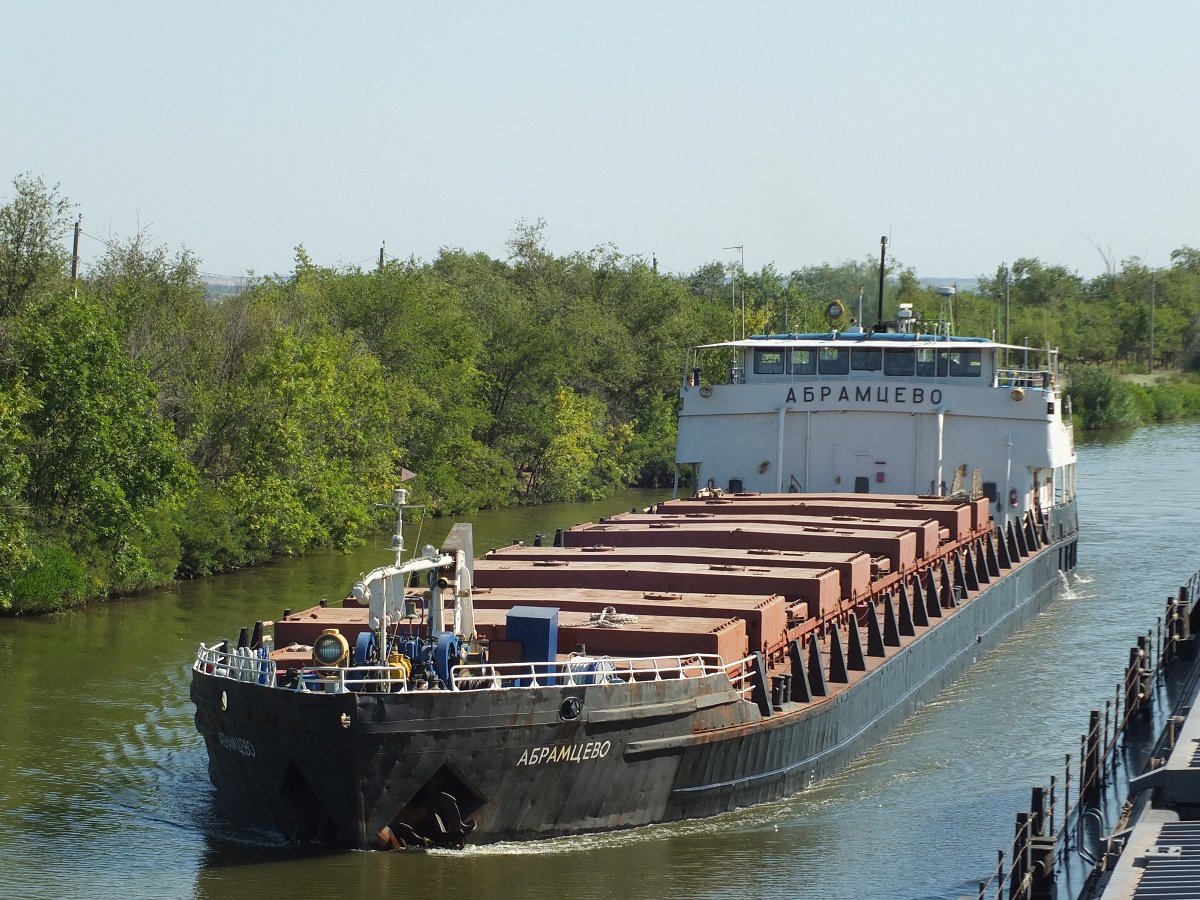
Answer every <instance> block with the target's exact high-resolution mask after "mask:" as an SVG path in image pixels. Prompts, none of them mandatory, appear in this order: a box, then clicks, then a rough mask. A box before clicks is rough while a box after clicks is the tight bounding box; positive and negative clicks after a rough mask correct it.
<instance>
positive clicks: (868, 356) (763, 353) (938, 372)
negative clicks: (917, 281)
mask: <svg viewBox="0 0 1200 900" xmlns="http://www.w3.org/2000/svg"><path fill="white" fill-rule="evenodd" d="M846 343H847V344H848V343H849V342H846ZM748 353H749V351H747V354H748ZM753 353H754V355H753V364H752V371H753V374H755V375H764V376H773V375H784V376H786V375H791V376H806V375H851V374H855V375H857V374H860V373H861V374H870V373H873V372H874V373H878V372H882V373H883V374H884V375H885V376H887V377H895V378H913V377H916V378H978V377H980V376H981V375H982V374H983V352H982V351H981V350H979V349H970V348H957V347H956V348H954V349H945V350H943V349H941V348H935V347H894V348H893V347H886V348H885V347H850V346H844V345H843V346H824V347H779V346H776V347H761V348H755V349H754V351H753ZM747 362H749V360H747ZM734 381H735V383H740V379H738V378H735V379H734Z"/></svg>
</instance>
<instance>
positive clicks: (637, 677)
mask: <svg viewBox="0 0 1200 900" xmlns="http://www.w3.org/2000/svg"><path fill="white" fill-rule="evenodd" d="M243 651H244V652H243ZM753 662H754V659H753V657H747V658H746V659H741V660H738V661H736V662H733V663H729V664H726V663H725V661H724V660H723V659H722V658H721V657H720V656H718V655H715V654H704V653H698V654H691V655H687V656H647V657H636V656H631V657H609V656H595V657H583V656H577V657H572V658H569V659H566V660H561V661H555V662H544V663H538V662H534V663H466V664H462V665H457V666H454V667H453V668H451V670H450V685H449V690H451V691H477V690H496V689H532V688H538V687H550V686H554V687H563V686H584V685H601V684H618V683H620V684H625V683H630V682H641V681H665V680H677V679H688V678H704V677H707V676H710V675H716V674H720V673H725V674H726V675H727V676H728V677H729V680H730V683H731V684H733V686H734V690H735V691H737V692H738V693H739V694H741V695H742V696H743V698H748V696H749V693H750V691H751V690H752V687H753V686H752V683H751V680H750V679H751V673H752V671H753V669H752V665H753ZM192 669H193V670H194V671H197V672H204V673H206V674H209V675H214V676H216V677H218V678H228V679H230V680H231V681H243V682H252V683H257V684H260V685H265V686H269V687H278V688H282V689H284V690H296V691H301V692H307V693H324V694H340V693H346V692H348V691H352V692H359V693H363V692H366V693H392V692H404V693H421V692H429V693H434V692H445V691H446V690H447V688H446V687H444V686H440V685H430V686H427V687H416V688H414V687H410V686H409V684H408V681H407V680H406V679H403V678H393V677H392V669H391V668H389V667H388V666H386V665H383V666H381V665H378V664H376V665H369V666H349V667H346V668H341V667H337V666H305V667H303V668H300V669H297V670H296V673H297V677H296V679H295V681H294V682H293V683H290V684H286V685H285V684H280V683H279V681H278V677H277V676H278V666H277V664H276V663H275V661H274V660H272V659H270V658H269V657H267V656H265V655H261V656H260V655H257V652H256V651H249V650H246V649H245V648H242V650H241V651H239V650H234V651H227V650H221V649H219V645H218V646H214V647H208V646H205V645H204V644H201V645H200V649H199V650H198V651H197V653H196V659H195V661H194V662H193V664H192Z"/></svg>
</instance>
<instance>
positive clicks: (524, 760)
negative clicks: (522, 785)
mask: <svg viewBox="0 0 1200 900" xmlns="http://www.w3.org/2000/svg"><path fill="white" fill-rule="evenodd" d="M611 749H612V741H589V742H588V743H586V744H558V745H556V746H554V747H534V748H533V749H531V750H526V751H525V752H524V753H522V754H521V758H520V759H519V760H517V765H518V766H539V765H541V764H542V763H562V762H573V763H578V762H587V761H588V760H592V759H601V758H602V757H605V756H608V751H609V750H611Z"/></svg>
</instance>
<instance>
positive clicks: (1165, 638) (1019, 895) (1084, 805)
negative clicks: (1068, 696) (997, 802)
mask: <svg viewBox="0 0 1200 900" xmlns="http://www.w3.org/2000/svg"><path fill="white" fill-rule="evenodd" d="M1198 590H1200V572H1196V573H1194V574H1193V575H1192V576H1191V577H1190V578H1189V579H1188V580H1187V582H1186V583H1185V584H1184V585H1183V586H1182V587H1181V588H1180V590H1179V593H1178V595H1177V596H1175V597H1171V598H1170V599H1169V600H1168V601H1167V607H1166V615H1165V617H1162V616H1160V617H1159V619H1158V622H1157V628H1151V629H1149V630H1148V631H1147V632H1146V633H1145V634H1143V635H1140V636H1139V637H1138V641H1137V645H1136V646H1134V647H1131V648H1130V661H1129V666H1128V667H1127V668H1126V670H1125V677H1124V679H1123V681H1122V682H1120V683H1118V684H1117V686H1116V692H1115V696H1114V697H1113V698H1112V699H1111V700H1106V701H1105V704H1104V714H1103V716H1101V714H1100V711H1099V710H1098V709H1096V710H1093V711H1092V713H1091V721H1090V723H1089V725H1088V730H1087V731H1086V732H1085V733H1084V734H1083V735H1082V736H1081V737H1080V740H1079V757H1078V760H1079V772H1078V778H1077V779H1074V778H1072V775H1071V754H1069V753H1068V754H1066V765H1065V767H1064V773H1063V781H1062V785H1063V795H1064V796H1063V798H1062V801H1061V804H1062V812H1061V815H1059V817H1058V819H1057V822H1058V824H1057V828H1056V827H1055V814H1056V812H1057V811H1058V807H1059V800H1058V798H1057V797H1056V788H1057V778H1056V777H1055V776H1051V778H1050V787H1049V790H1048V796H1049V809H1048V816H1047V817H1046V819H1045V821H1044V822H1043V823H1041V824H1042V826H1043V827H1042V830H1041V831H1040V832H1038V831H1036V830H1032V829H1031V828H1029V827H1022V823H1023V822H1026V823H1032V822H1033V819H1032V818H1030V819H1028V820H1026V819H1024V818H1023V817H1025V816H1030V815H1031V814H1028V813H1019V814H1018V816H1017V823H1018V827H1017V836H1016V838H1015V839H1014V841H1013V843H1012V844H1011V845H1010V846H1009V848H1008V849H1007V854H1008V858H1009V859H1010V860H1012V864H1011V868H1010V871H1009V873H1008V874H1007V875H1006V873H1005V871H1004V864H1005V857H1006V851H1005V850H1000V851H998V853H999V864H998V865H997V867H996V868H995V869H994V870H993V871H992V873H991V875H990V877H989V878H988V879H987V880H986V881H980V882H979V891H978V893H977V894H976V896H977V898H978V900H985V897H986V896H987V895H988V894H989V893H991V891H992V890H993V889H994V890H995V896H996V897H997V898H1000V897H1001V896H1003V889H1004V885H1005V882H1006V881H1008V882H1009V898H1010V900H1013V898H1016V900H1028V898H1031V897H1032V896H1033V893H1032V892H1033V890H1034V887H1035V881H1041V882H1042V883H1044V881H1045V879H1046V878H1047V877H1052V875H1053V873H1052V872H1046V871H1043V870H1040V869H1039V871H1037V872H1036V873H1034V872H1032V871H1028V870H1026V871H1024V872H1021V871H1020V867H1021V865H1022V863H1021V862H1020V860H1022V859H1025V860H1028V859H1030V858H1032V855H1033V854H1032V850H1033V849H1038V850H1040V851H1041V853H1040V855H1039V859H1040V860H1041V861H1042V864H1043V867H1049V868H1050V869H1053V866H1054V863H1055V860H1057V861H1058V862H1059V863H1062V862H1064V861H1065V860H1066V858H1067V855H1068V854H1069V853H1070V852H1071V850H1072V846H1071V844H1072V838H1073V837H1074V839H1075V846H1074V848H1073V849H1074V850H1075V852H1076V853H1077V854H1079V856H1080V857H1081V858H1082V859H1083V860H1084V861H1085V862H1086V863H1087V864H1088V865H1089V866H1092V867H1093V868H1094V871H1102V870H1103V868H1104V866H1105V865H1106V864H1107V855H1106V854H1105V853H1104V852H1103V850H1102V848H1101V851H1100V852H1099V853H1094V852H1093V851H1092V850H1091V848H1088V847H1086V846H1084V838H1085V836H1086V835H1085V831H1086V828H1085V823H1086V822H1087V821H1088V820H1089V819H1095V820H1096V821H1097V822H1098V823H1099V825H1100V829H1099V831H1100V836H1101V838H1103V833H1104V831H1105V830H1106V828H1105V819H1104V811H1103V809H1101V808H1100V806H1098V805H1097V803H1098V802H1101V801H1102V798H1103V795H1104V791H1105V789H1106V787H1107V786H1108V784H1109V783H1110V781H1112V782H1115V780H1116V776H1117V768H1118V762H1119V759H1120V757H1121V742H1122V740H1125V741H1126V742H1128V740H1129V736H1128V733H1129V731H1130V729H1131V728H1132V727H1133V726H1134V724H1135V720H1136V719H1139V718H1149V717H1150V716H1151V715H1152V713H1153V706H1154V701H1155V695H1156V694H1157V693H1158V691H1159V688H1160V687H1161V684H1162V682H1163V681H1164V680H1165V678H1166V673H1167V671H1168V669H1170V668H1171V666H1172V664H1173V663H1174V662H1175V660H1176V659H1177V658H1178V653H1179V644H1180V643H1181V642H1183V641H1185V640H1187V639H1188V636H1189V634H1190V633H1191V632H1190V619H1191V617H1192V615H1193V613H1194V612H1195V611H1196V609H1197V604H1196V598H1197V591H1198ZM1164 620H1165V621H1164ZM1164 626H1165V627H1164ZM1191 677H1193V678H1194V677H1196V673H1195V672H1193V674H1192V676H1191ZM1170 734H1173V732H1170ZM1160 740H1161V739H1160ZM1169 740H1173V738H1169ZM1073 781H1077V782H1078V783H1077V793H1076V796H1075V797H1074V798H1072V796H1071V784H1072V782H1073ZM1041 791H1045V789H1043V788H1036V789H1035V795H1036V794H1037V793H1038V792H1041ZM1072 801H1073V802H1072ZM1038 840H1041V841H1043V842H1048V847H1047V843H1043V844H1042V845H1040V846H1036V842H1037V841H1038ZM1014 870H1016V871H1014ZM1035 874H1036V876H1037V878H1036V879H1035V878H1034V875H1035Z"/></svg>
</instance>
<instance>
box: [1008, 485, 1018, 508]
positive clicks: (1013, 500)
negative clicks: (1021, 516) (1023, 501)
mask: <svg viewBox="0 0 1200 900" xmlns="http://www.w3.org/2000/svg"><path fill="white" fill-rule="evenodd" d="M1008 505H1009V506H1016V505H1017V489H1016V488H1013V489H1012V490H1011V491H1009V492H1008Z"/></svg>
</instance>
